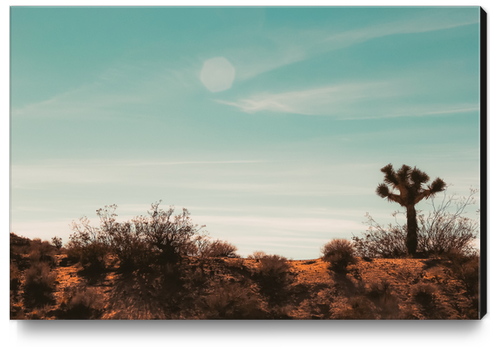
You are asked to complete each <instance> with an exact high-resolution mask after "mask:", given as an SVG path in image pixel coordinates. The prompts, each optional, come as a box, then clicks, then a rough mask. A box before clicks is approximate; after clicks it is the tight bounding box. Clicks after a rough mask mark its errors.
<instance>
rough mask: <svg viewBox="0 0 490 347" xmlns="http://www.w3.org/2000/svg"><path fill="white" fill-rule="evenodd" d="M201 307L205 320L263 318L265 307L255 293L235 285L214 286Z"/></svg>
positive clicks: (247, 288)
mask: <svg viewBox="0 0 490 347" xmlns="http://www.w3.org/2000/svg"><path fill="white" fill-rule="evenodd" d="M201 306H202V309H203V311H204V318H205V319H263V318H265V310H264V306H265V305H264V303H263V302H262V301H261V300H260V297H259V296H258V295H257V293H255V292H254V291H252V290H251V289H250V288H249V287H244V286H241V285H239V284H237V283H230V284H224V285H219V286H214V287H213V291H212V292H211V293H210V294H209V295H208V296H206V297H204V298H203V300H202V304H201Z"/></svg>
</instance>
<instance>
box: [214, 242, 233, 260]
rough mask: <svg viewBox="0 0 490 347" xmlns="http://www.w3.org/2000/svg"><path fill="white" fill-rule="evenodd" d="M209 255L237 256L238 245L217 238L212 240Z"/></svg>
mask: <svg viewBox="0 0 490 347" xmlns="http://www.w3.org/2000/svg"><path fill="white" fill-rule="evenodd" d="M209 248H210V249H209V256H210V257H226V258H237V257H238V254H237V253H236V251H237V248H236V246H234V245H232V244H231V243H229V242H228V241H222V240H219V239H218V240H216V241H214V242H212V243H211V244H210V246H209Z"/></svg>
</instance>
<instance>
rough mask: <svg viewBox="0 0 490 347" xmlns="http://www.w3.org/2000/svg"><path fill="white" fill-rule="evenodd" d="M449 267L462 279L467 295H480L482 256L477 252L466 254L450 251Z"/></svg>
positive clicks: (448, 256)
mask: <svg viewBox="0 0 490 347" xmlns="http://www.w3.org/2000/svg"><path fill="white" fill-rule="evenodd" d="M447 258H448V259H449V268H450V269H451V271H452V273H453V274H454V276H455V277H456V278H457V279H458V280H459V281H461V283H462V284H463V285H464V288H465V290H466V295H467V296H469V297H471V296H474V295H478V292H479V284H480V256H479V255H477V254H473V255H469V256H467V255H464V254H461V253H460V252H450V253H449V254H448V255H447Z"/></svg>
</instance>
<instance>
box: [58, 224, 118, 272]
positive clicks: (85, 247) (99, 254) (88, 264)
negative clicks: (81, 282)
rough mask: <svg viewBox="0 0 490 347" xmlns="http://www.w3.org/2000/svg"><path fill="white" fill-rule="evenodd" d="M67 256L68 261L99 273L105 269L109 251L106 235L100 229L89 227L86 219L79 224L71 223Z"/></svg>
mask: <svg viewBox="0 0 490 347" xmlns="http://www.w3.org/2000/svg"><path fill="white" fill-rule="evenodd" d="M72 229H73V231H74V233H73V234H71V235H70V241H69V242H68V244H67V246H66V248H67V254H68V257H69V259H70V260H74V261H79V262H80V263H81V264H82V265H83V266H84V267H85V269H87V270H90V271H93V272H99V271H102V270H104V269H105V267H106V263H105V258H106V256H107V253H108V251H109V248H108V244H107V238H106V235H105V234H104V233H103V231H102V230H101V229H100V228H95V227H92V226H91V225H90V221H89V220H88V218H87V217H82V218H80V220H79V223H76V222H73V223H72Z"/></svg>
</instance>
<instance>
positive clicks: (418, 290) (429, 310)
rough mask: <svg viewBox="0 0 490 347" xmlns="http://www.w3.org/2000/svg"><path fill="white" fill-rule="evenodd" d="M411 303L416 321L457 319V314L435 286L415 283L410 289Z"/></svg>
mask: <svg viewBox="0 0 490 347" xmlns="http://www.w3.org/2000/svg"><path fill="white" fill-rule="evenodd" d="M411 298H412V303H413V304H415V307H416V311H415V316H416V317H417V319H457V318H458V314H457V312H456V311H455V310H454V309H453V308H452V307H451V305H450V304H449V302H448V301H447V300H445V298H444V297H443V295H442V293H441V291H440V290H439V289H438V287H437V286H435V285H434V284H430V283H417V284H415V285H414V286H413V287H412V289H411Z"/></svg>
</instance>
